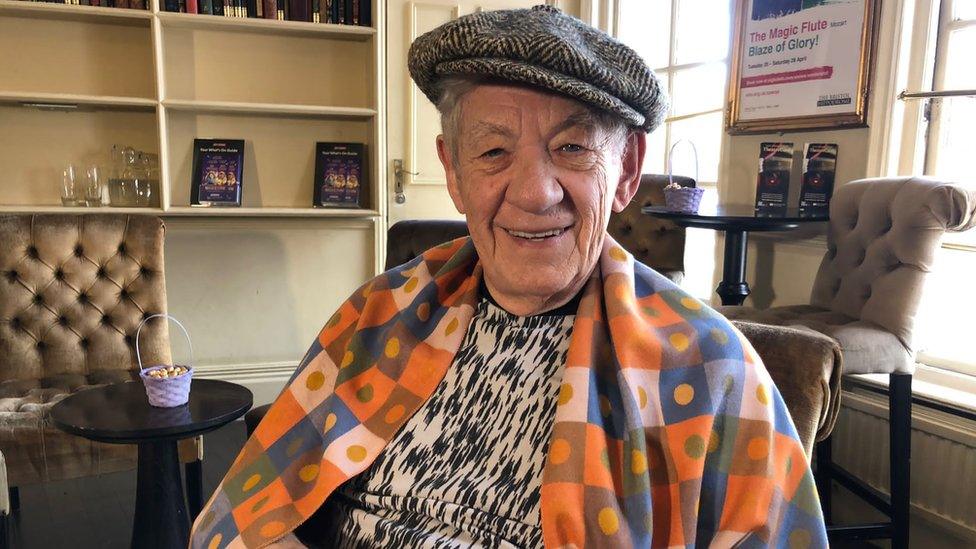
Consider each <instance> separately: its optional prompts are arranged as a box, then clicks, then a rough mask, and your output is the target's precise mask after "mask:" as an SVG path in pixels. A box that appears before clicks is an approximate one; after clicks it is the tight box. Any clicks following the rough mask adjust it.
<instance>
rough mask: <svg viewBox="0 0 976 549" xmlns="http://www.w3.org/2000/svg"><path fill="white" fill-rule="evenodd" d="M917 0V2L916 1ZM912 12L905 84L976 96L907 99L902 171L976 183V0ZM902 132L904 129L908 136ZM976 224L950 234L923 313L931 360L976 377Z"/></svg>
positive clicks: (896, 127)
mask: <svg viewBox="0 0 976 549" xmlns="http://www.w3.org/2000/svg"><path fill="white" fill-rule="evenodd" d="M908 5H909V6H910V5H911V4H908ZM905 15H906V17H911V18H912V22H913V23H914V24H913V25H912V34H913V36H911V37H906V39H908V38H910V44H911V51H910V55H909V56H908V59H907V60H906V61H905V65H907V67H906V69H905V74H906V77H905V79H904V81H903V83H902V84H903V85H904V87H905V88H906V91H908V92H914V93H917V94H920V95H925V94H927V93H928V92H954V93H958V92H964V93H965V92H966V91H967V90H968V91H969V92H970V95H969V96H966V95H957V96H950V97H917V98H906V100H905V101H904V104H903V105H898V106H896V107H897V108H896V110H895V114H896V116H897V115H898V114H901V117H900V118H901V119H900V120H898V119H895V120H893V122H894V124H893V126H892V134H893V135H895V138H896V139H897V140H898V141H899V142H900V150H899V154H898V155H897V157H896V158H894V159H893V160H895V161H897V168H896V169H891V170H890V171H897V173H900V174H913V173H914V174H917V173H923V174H926V175H931V176H934V177H937V178H939V179H944V180H949V181H954V182H957V183H960V184H963V185H970V186H973V187H974V188H976V177H974V175H973V173H974V172H973V168H972V162H973V161H972V155H973V151H974V150H976V134H974V133H973V130H972V128H973V127H976V97H974V96H973V95H976V92H973V90H976V72H974V71H973V70H972V56H973V52H974V51H976V2H974V1H973V0H941V1H940V0H924V1H920V2H918V3H917V4H915V6H914V13H910V14H909V13H906V14H905ZM897 132H903V133H902V134H901V136H900V138H899V137H898V136H897V135H896V133H897ZM974 272H976V230H972V231H968V232H966V233H962V234H959V233H950V234H948V235H946V238H945V241H944V244H943V249H942V250H941V253H940V254H939V257H938V258H937V261H936V263H935V271H934V272H933V273H932V274H931V276H930V277H929V281H928V282H927V284H926V297H925V301H923V304H922V309H921V310H920V311H919V315H918V317H917V318H916V322H915V324H916V327H917V328H916V330H917V332H918V333H917V338H918V340H917V342H918V344H919V345H920V349H921V352H920V353H919V357H918V360H919V362H922V363H924V364H927V365H930V366H935V367H938V368H943V369H946V370H951V371H954V372H960V373H965V374H969V375H973V376H976V348H974V344H973V334H972V328H971V327H970V326H971V322H970V321H969V318H970V315H972V312H973V311H974V310H976V291H974V290H973V285H972V273H974Z"/></svg>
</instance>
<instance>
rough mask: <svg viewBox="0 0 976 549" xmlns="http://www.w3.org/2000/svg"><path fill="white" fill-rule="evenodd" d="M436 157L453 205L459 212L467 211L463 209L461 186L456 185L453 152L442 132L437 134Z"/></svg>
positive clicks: (456, 177)
mask: <svg viewBox="0 0 976 549" xmlns="http://www.w3.org/2000/svg"><path fill="white" fill-rule="evenodd" d="M437 158H439V159H440V161H441V165H442V166H444V177H446V178H447V192H448V194H450V195H451V200H452V201H453V202H454V207H455V208H456V209H457V211H458V213H460V214H465V213H467V212H465V211H464V201H463V200H461V188H460V187H459V186H458V174H457V169H456V168H455V167H454V165H455V162H454V153H453V152H452V151H451V148H450V147H448V146H447V141H445V140H444V135H443V134H441V135H438V136H437Z"/></svg>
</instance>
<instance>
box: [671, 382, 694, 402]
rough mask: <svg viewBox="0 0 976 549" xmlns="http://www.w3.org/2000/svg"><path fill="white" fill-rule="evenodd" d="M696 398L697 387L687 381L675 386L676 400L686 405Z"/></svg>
mask: <svg viewBox="0 0 976 549" xmlns="http://www.w3.org/2000/svg"><path fill="white" fill-rule="evenodd" d="M694 398H695V388H694V387H692V386H691V385H688V384H687V383H682V384H681V385H678V386H677V387H675V388H674V401H675V402H677V403H678V404H680V405H682V406H685V405H687V404H688V403H689V402H691V401H692V400H694Z"/></svg>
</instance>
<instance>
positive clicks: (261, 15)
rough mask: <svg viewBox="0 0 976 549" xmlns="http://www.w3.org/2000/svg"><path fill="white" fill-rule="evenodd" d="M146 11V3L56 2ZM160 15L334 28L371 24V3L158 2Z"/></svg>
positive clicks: (300, 0)
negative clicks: (185, 14)
mask: <svg viewBox="0 0 976 549" xmlns="http://www.w3.org/2000/svg"><path fill="white" fill-rule="evenodd" d="M59 1H61V2H68V3H70V2H91V5H98V2H101V4H102V5H112V4H113V3H114V5H116V6H118V7H130V6H131V7H133V8H136V7H138V9H146V7H145V6H146V0H59ZM159 1H160V3H161V8H162V10H163V11H167V12H174V13H192V14H204V15H220V16H224V17H236V18H244V19H277V20H279V21H304V22H310V23H331V24H337V25H358V26H365V27H369V26H372V24H373V21H372V19H373V17H372V13H373V4H372V0H159Z"/></svg>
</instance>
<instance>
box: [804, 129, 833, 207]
mask: <svg viewBox="0 0 976 549" xmlns="http://www.w3.org/2000/svg"><path fill="white" fill-rule="evenodd" d="M836 171H837V144H836V143H807V145H806V151H804V154H803V183H802V185H801V186H800V208H801V209H804V210H813V209H820V210H826V209H827V208H828V207H829V206H830V197H831V195H833V194H834V174H835V173H836Z"/></svg>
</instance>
